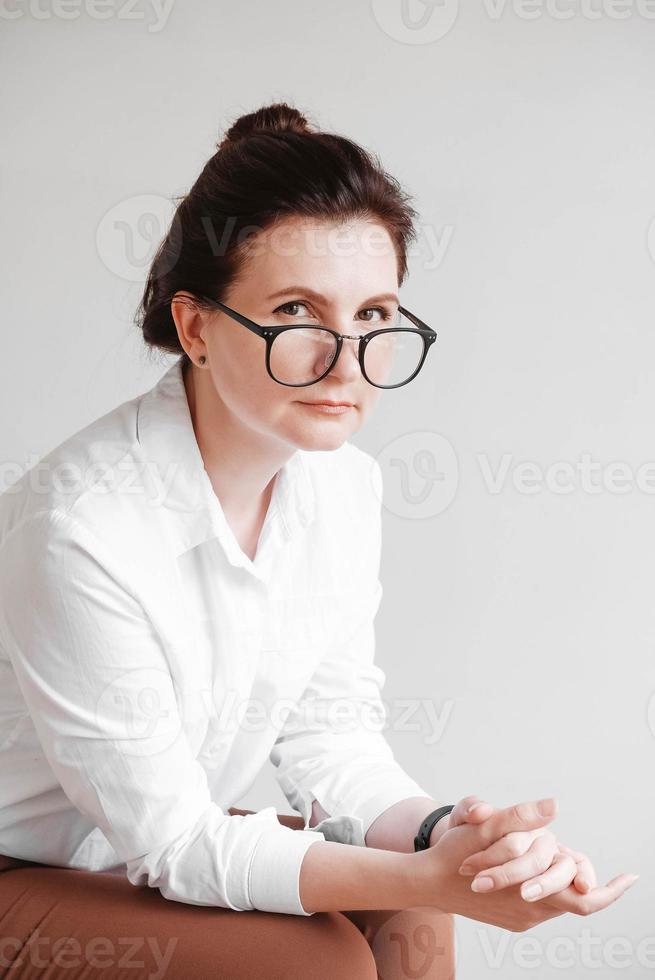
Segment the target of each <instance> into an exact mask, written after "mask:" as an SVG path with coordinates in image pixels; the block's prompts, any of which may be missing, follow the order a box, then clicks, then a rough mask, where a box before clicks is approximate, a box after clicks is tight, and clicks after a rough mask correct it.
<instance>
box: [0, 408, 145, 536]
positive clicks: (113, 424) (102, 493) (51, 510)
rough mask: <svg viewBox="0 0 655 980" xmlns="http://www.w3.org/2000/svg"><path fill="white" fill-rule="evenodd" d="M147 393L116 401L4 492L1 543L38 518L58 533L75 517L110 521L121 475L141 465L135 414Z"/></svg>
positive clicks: (0, 509)
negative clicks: (137, 447)
mask: <svg viewBox="0 0 655 980" xmlns="http://www.w3.org/2000/svg"><path fill="white" fill-rule="evenodd" d="M142 397H143V396H142V395H138V396H136V397H135V398H132V399H129V400H127V401H125V402H123V403H121V404H120V405H117V406H116V407H115V408H113V409H111V410H110V411H109V412H106V413H105V414H104V415H102V416H100V417H99V418H97V419H95V420H94V421H92V422H90V423H88V424H87V425H85V426H84V427H83V428H81V429H79V430H78V431H77V432H75V433H73V434H72V435H70V436H68V437H67V438H66V439H64V440H63V441H62V442H61V443H60V444H59V445H58V446H56V447H55V448H54V449H52V450H50V452H48V453H47V454H46V455H45V456H43V457H42V458H41V459H40V460H39V461H38V462H37V463H35V464H34V465H33V466H32V467H30V468H29V469H28V470H26V471H25V472H24V473H23V474H22V476H21V477H20V478H19V479H18V480H16V481H15V482H14V483H13V484H11V486H9V487H7V488H6V489H5V490H4V492H3V493H2V494H0V547H1V546H2V544H3V542H4V541H5V540H6V539H7V537H8V536H10V535H11V534H12V533H14V532H16V531H18V530H19V529H20V528H21V527H22V526H26V525H28V524H32V523H34V522H36V523H39V524H42V525H43V526H44V527H45V526H50V527H51V528H52V529H53V531H54V529H55V528H56V527H61V526H62V524H69V523H72V522H73V521H75V522H77V521H78V520H81V521H82V523H84V520H85V518H92V517H93V515H94V514H97V515H98V517H97V519H96V521H95V522H96V523H97V522H98V521H102V520H104V519H106V520H108V521H109V520H110V517H111V512H112V511H114V510H115V509H116V506H117V498H118V494H117V475H118V474H119V473H121V474H123V475H126V474H127V473H128V472H129V471H130V470H131V469H133V468H134V467H135V465H136V460H137V457H138V453H137V452H136V451H135V449H136V446H137V443H136V416H137V410H138V404H139V401H140V399H141V398H142ZM66 518H69V519H70V521H67V520H65V519H66ZM91 523H94V520H93V519H91Z"/></svg>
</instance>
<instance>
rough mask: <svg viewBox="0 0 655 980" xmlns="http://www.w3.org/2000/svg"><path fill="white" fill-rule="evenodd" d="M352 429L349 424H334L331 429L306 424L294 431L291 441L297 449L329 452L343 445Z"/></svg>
mask: <svg viewBox="0 0 655 980" xmlns="http://www.w3.org/2000/svg"><path fill="white" fill-rule="evenodd" d="M353 431H354V429H353V427H352V426H350V425H348V426H346V425H343V426H337V425H335V426H334V427H333V430H332V431H329V430H327V426H318V425H316V426H307V427H303V428H302V429H301V430H299V431H296V432H295V433H294V436H293V440H292V441H293V443H294V445H295V446H296V447H297V448H298V449H305V450H308V451H309V452H312V451H314V452H330V451H332V450H335V449H339V448H340V447H341V446H343V444H344V442H345V441H346V440H347V439H349V438H350V436H351V435H352V433H353Z"/></svg>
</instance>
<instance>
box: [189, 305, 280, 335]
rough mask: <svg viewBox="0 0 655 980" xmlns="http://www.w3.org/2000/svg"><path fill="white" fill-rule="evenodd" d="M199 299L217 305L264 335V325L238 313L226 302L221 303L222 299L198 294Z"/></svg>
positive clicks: (244, 324) (250, 328) (253, 330)
mask: <svg viewBox="0 0 655 980" xmlns="http://www.w3.org/2000/svg"><path fill="white" fill-rule="evenodd" d="M198 299H202V300H204V302H205V303H209V305H210V306H216V307H217V308H218V309H219V310H223V312H224V313H227V314H228V315H229V316H231V317H233V319H235V320H238V321H239V323H242V324H243V326H244V327H247V328H248V330H252V332H253V333H256V334H257V336H258V337H263V336H264V327H261V326H260V325H259V324H258V323H255V321H254V320H249V319H248V317H247V316H244V315H243V314H242V313H237V311H236V310H233V309H231V308H230V307H229V306H226V305H225V303H221V301H220V300H218V299H212V298H211V296H198Z"/></svg>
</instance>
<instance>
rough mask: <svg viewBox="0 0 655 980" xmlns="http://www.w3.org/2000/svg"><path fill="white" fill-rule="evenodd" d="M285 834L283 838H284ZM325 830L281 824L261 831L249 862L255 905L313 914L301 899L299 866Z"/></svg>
mask: <svg viewBox="0 0 655 980" xmlns="http://www.w3.org/2000/svg"><path fill="white" fill-rule="evenodd" d="M281 834H284V840H282V839H281ZM317 840H325V837H324V836H323V834H322V833H321V832H320V831H318V830H316V829H315V828H312V829H311V830H294V829H293V828H292V827H284V826H282V825H280V827H278V828H273V829H272V830H270V831H265V832H264V833H262V834H261V835H260V837H259V838H258V840H257V843H256V845H255V849H254V852H253V855H252V860H251V862H250V874H249V885H248V890H249V892H250V901H251V903H252V905H253V906H254V908H256V909H261V910H262V911H263V912H285V913H287V914H289V915H305V916H310V915H314V914H315V913H314V912H307V911H306V910H305V908H304V907H303V905H302V902H301V901H300V869H301V866H302V862H303V858H304V857H305V854H306V853H307V851H308V850H309V848H310V847H311V846H312V844H315V843H316V841H317Z"/></svg>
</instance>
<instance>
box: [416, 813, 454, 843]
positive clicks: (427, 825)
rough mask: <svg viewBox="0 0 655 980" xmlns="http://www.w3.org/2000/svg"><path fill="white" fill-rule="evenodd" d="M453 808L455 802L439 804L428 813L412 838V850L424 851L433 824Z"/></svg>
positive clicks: (428, 841)
mask: <svg viewBox="0 0 655 980" xmlns="http://www.w3.org/2000/svg"><path fill="white" fill-rule="evenodd" d="M454 809H455V804H454V803H453V804H449V805H448V806H440V807H439V809H438V810H433V811H432V813H428V815H427V817H426V818H425V820H424V821H423V823H422V824H421V826H420V827H419V829H418V834H417V835H416V837H415V838H414V850H415V851H425V850H427V849H428V847H429V846H430V834H431V833H432V829H433V827H434V825H435V824H436V823H437V822H438V821H439V820H441V818H442V817H445V816H446V814H447V813H450V812H451V810H454Z"/></svg>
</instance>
